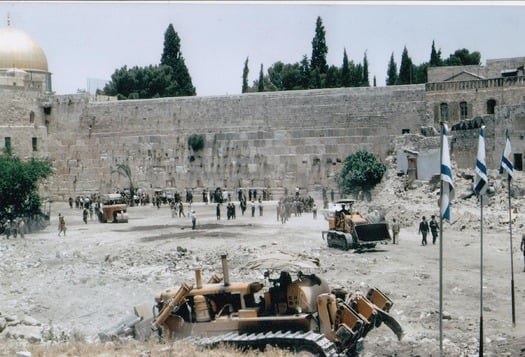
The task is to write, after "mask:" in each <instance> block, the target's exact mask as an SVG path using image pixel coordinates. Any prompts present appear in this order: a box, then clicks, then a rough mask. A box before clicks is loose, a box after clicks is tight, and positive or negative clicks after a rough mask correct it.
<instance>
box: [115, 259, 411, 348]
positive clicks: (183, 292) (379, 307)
mask: <svg viewBox="0 0 525 357" xmlns="http://www.w3.org/2000/svg"><path fill="white" fill-rule="evenodd" d="M221 259H222V269H223V274H222V275H220V274H217V273H215V274H213V275H212V276H211V278H210V279H209V280H208V281H207V282H203V279H202V277H201V270H200V269H196V270H195V281H193V282H191V281H185V282H183V283H182V284H181V286H180V287H179V288H173V289H166V290H164V291H161V292H160V293H158V294H157V295H156V296H155V304H154V307H153V309H151V308H148V307H147V306H136V307H135V316H132V317H131V319H130V320H129V326H128V327H126V326H124V325H121V328H120V329H118V331H128V332H131V333H133V335H134V336H135V337H136V338H137V339H148V338H150V337H152V336H154V334H152V332H153V331H156V332H157V333H158V335H159V336H160V337H161V338H162V339H163V340H173V339H175V340H177V341H180V342H182V343H191V344H194V345H198V346H205V347H215V346H218V345H222V344H227V345H233V346H234V347H236V348H239V349H254V348H255V349H259V350H261V351H262V350H264V349H265V347H266V346H268V345H272V346H275V347H278V348H282V349H288V350H291V351H294V352H304V353H306V354H311V355H315V356H324V357H329V356H330V357H335V356H355V355H357V354H358V353H359V351H361V350H362V349H363V339H364V337H365V336H366V335H367V334H368V332H369V331H370V330H372V329H373V328H377V327H379V326H380V325H381V324H382V323H384V324H385V325H386V326H388V327H389V328H390V329H391V330H392V331H393V332H394V333H395V335H396V336H397V337H398V339H401V338H402V336H403V330H402V328H401V326H400V325H399V323H398V322H397V321H396V320H395V319H394V318H393V317H392V316H391V315H390V314H389V311H390V309H391V308H392V305H393V302H392V300H391V299H390V298H389V297H388V296H386V295H385V294H384V293H383V292H381V291H380V290H379V289H377V288H372V289H370V290H369V291H368V292H367V293H366V294H361V293H357V294H354V295H351V294H348V293H347V292H346V291H345V290H344V289H335V290H331V289H330V287H329V285H328V283H327V282H326V281H325V280H324V279H322V278H320V277H318V276H317V275H315V274H309V275H307V274H303V273H302V272H300V271H299V272H297V277H296V278H295V279H292V276H291V275H290V273H289V272H288V271H281V272H280V274H279V276H278V277H277V278H271V277H270V273H269V272H266V273H265V274H264V276H265V281H267V282H268V287H265V284H264V283H262V282H259V281H256V282H251V283H236V282H231V281H230V277H229V270H228V262H227V256H226V255H222V256H221ZM105 336H106V338H110V337H111V336H109V335H107V334H106V335H105Z"/></svg>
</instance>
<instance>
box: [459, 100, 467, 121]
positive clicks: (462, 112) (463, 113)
mask: <svg viewBox="0 0 525 357" xmlns="http://www.w3.org/2000/svg"><path fill="white" fill-rule="evenodd" d="M459 118H460V119H462V120H463V119H467V118H468V106H467V102H460V103H459Z"/></svg>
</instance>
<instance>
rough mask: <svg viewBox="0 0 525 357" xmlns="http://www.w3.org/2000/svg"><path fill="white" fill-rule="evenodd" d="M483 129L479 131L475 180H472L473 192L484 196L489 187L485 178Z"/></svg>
mask: <svg viewBox="0 0 525 357" xmlns="http://www.w3.org/2000/svg"><path fill="white" fill-rule="evenodd" d="M484 128H485V127H484V126H483V127H481V129H479V141H478V157H477V159H476V178H475V179H474V192H475V193H476V195H478V196H479V195H484V194H485V192H487V188H488V187H489V179H488V177H487V165H486V164H485V132H484V130H483V129H484Z"/></svg>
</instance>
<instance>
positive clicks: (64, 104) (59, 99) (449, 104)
mask: <svg viewBox="0 0 525 357" xmlns="http://www.w3.org/2000/svg"><path fill="white" fill-rule="evenodd" d="M21 39H23V41H22V40H21ZM11 48H15V49H16V50H15V51H11V50H8V49H11ZM524 68H525V57H517V58H504V59H492V60H487V61H486V65H479V66H453V67H430V68H428V71H427V74H428V82H427V83H425V84H417V85H403V86H388V87H369V88H337V89H321V90H305V91H286V92H263V93H247V94H242V95H230V96H210V97H178V98H161V99H148V100H128V101H116V100H114V99H115V98H108V97H99V96H91V95H89V94H88V93H81V94H72V95H56V94H55V93H54V92H53V91H52V81H51V72H50V71H49V68H48V65H47V58H46V56H45V53H44V52H43V50H42V49H41V48H40V46H39V45H38V44H37V43H36V42H35V41H34V40H33V39H32V38H31V37H30V36H28V35H26V34H23V33H21V31H19V30H16V29H13V28H12V27H10V26H9V25H8V27H6V28H3V29H0V98H1V99H0V128H1V133H2V135H1V136H2V138H0V140H3V143H4V150H6V151H7V152H10V153H13V154H14V155H17V156H19V157H21V158H22V159H27V158H32V157H35V158H48V159H50V160H51V162H52V163H53V168H54V175H53V176H52V177H50V178H49V179H48V180H46V181H45V182H44V183H43V185H42V193H43V196H44V197H46V198H49V199H50V200H65V199H67V198H68V197H70V196H77V195H82V194H90V193H94V192H100V193H106V192H114V191H116V190H122V189H125V188H127V187H129V185H130V182H129V180H128V178H126V177H122V176H120V175H119V174H118V173H116V172H115V168H116V167H117V166H118V165H127V166H128V167H129V168H130V171H131V178H132V181H133V185H134V187H135V188H140V189H142V190H144V191H146V192H149V193H152V192H153V191H154V190H156V189H166V188H171V189H177V190H179V191H184V190H186V189H193V190H194V191H195V193H196V195H195V197H196V198H198V197H199V195H198V193H199V192H201V191H202V190H203V189H208V190H213V189H215V188H216V187H221V188H223V189H226V190H228V191H234V190H237V189H238V188H246V189H247V188H257V189H262V188H265V189H269V190H270V191H271V192H272V193H273V194H274V196H273V198H279V197H280V196H281V195H282V193H283V191H285V190H294V189H295V188H296V187H300V188H302V189H303V190H304V191H305V192H308V193H309V194H312V195H313V196H314V197H316V198H318V197H319V195H320V192H321V190H322V189H323V188H326V189H327V190H332V189H333V190H334V191H336V192H337V191H339V187H338V185H337V181H336V174H337V173H338V172H339V171H340V169H341V168H342V164H343V161H344V159H345V158H346V157H347V156H348V155H349V154H351V153H354V152H356V151H358V150H366V151H370V152H373V153H375V154H376V155H377V156H378V157H379V158H380V159H381V160H385V159H386V158H387V157H389V156H390V157H394V158H395V165H396V167H395V169H396V171H397V173H406V174H410V175H412V178H414V179H420V180H428V179H430V178H431V177H432V176H433V175H435V174H436V173H439V164H440V163H439V141H440V140H439V139H440V136H439V129H440V125H441V122H446V123H448V125H449V126H450V128H451V131H450V136H451V138H450V151H451V160H452V162H453V164H455V165H456V166H457V167H460V168H470V167H472V168H473V167H474V163H475V158H476V152H477V138H478V135H479V128H480V127H481V125H485V127H486V130H485V134H486V144H487V145H486V149H487V153H486V156H487V160H486V161H487V166H488V167H489V169H490V168H492V169H496V168H497V166H498V163H499V159H500V157H501V153H502V150H503V147H504V143H505V131H506V130H507V129H508V130H509V135H510V137H511V141H512V151H513V159H514V165H515V168H516V170H517V171H521V170H522V169H523V162H522V161H523V153H524V152H525V140H524V138H525V69H524ZM191 136H199V137H202V138H203V139H204V146H203V148H202V149H198V150H195V151H194V149H192V148H191V147H190V145H189V143H188V138H190V137H191Z"/></svg>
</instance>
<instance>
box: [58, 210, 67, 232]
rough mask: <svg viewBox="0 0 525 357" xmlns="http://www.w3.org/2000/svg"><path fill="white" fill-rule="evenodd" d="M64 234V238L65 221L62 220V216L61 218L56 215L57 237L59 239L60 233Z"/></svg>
mask: <svg viewBox="0 0 525 357" xmlns="http://www.w3.org/2000/svg"><path fill="white" fill-rule="evenodd" d="M62 232H64V237H65V236H66V220H65V219H64V216H62V214H61V213H59V214H58V236H59V237H60V233H62Z"/></svg>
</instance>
